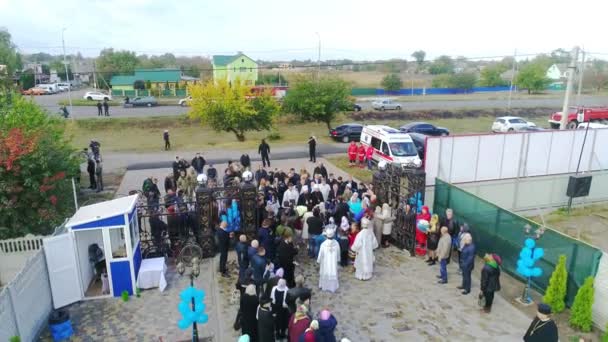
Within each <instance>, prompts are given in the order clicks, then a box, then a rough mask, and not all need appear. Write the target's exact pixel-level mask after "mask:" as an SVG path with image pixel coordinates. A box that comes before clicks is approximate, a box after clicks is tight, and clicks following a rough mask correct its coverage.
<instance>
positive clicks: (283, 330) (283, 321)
mask: <svg viewBox="0 0 608 342" xmlns="http://www.w3.org/2000/svg"><path fill="white" fill-rule="evenodd" d="M288 290H289V288H288V287H287V282H286V281H285V279H279V282H278V283H277V285H276V286H274V287H273V288H272V290H271V292H270V299H271V300H272V313H273V314H274V315H275V320H274V328H275V332H276V337H277V338H278V339H283V338H285V337H287V326H288V323H289V310H288V306H287V291H288Z"/></svg>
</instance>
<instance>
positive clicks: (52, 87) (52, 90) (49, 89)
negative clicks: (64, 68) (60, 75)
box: [36, 83, 59, 94]
mask: <svg viewBox="0 0 608 342" xmlns="http://www.w3.org/2000/svg"><path fill="white" fill-rule="evenodd" d="M36 87H37V88H42V89H46V93H47V94H56V93H58V92H59V88H58V87H57V84H56V83H49V84H38V85H37V86H36Z"/></svg>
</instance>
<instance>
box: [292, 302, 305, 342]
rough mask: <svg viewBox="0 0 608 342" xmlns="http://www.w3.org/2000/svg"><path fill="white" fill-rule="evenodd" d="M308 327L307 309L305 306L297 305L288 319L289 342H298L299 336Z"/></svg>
mask: <svg viewBox="0 0 608 342" xmlns="http://www.w3.org/2000/svg"><path fill="white" fill-rule="evenodd" d="M309 326H310V318H309V317H308V308H306V305H304V304H302V305H299V306H298V308H297V309H296V312H295V313H294V314H293V315H291V317H290V318H289V327H288V329H287V330H288V331H289V342H298V341H299V340H300V336H302V334H304V331H306V329H307V328H308V327H309Z"/></svg>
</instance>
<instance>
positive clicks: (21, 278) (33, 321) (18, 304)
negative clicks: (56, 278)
mask: <svg viewBox="0 0 608 342" xmlns="http://www.w3.org/2000/svg"><path fill="white" fill-rule="evenodd" d="M52 308H53V300H52V297H51V286H50V283H49V276H48V270H47V267H46V259H45V256H44V250H42V249H40V250H38V251H37V252H36V253H35V254H34V255H33V256H32V257H31V258H29V259H28V260H27V261H26V262H25V265H24V266H23V268H22V270H21V272H19V273H18V274H17V275H16V276H15V278H13V280H12V281H11V282H10V283H8V285H7V286H6V287H5V288H4V289H2V291H1V292H0V341H8V340H9V339H10V338H11V337H12V336H19V337H21V341H34V340H36V339H37V337H38V334H39V332H40V331H41V330H42V327H43V326H44V324H45V323H46V320H47V318H48V316H49V314H50V313H51V310H52Z"/></svg>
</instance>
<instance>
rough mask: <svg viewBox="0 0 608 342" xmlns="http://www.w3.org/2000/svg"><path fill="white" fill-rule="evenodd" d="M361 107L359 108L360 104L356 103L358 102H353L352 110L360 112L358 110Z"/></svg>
mask: <svg viewBox="0 0 608 342" xmlns="http://www.w3.org/2000/svg"><path fill="white" fill-rule="evenodd" d="M361 109H362V108H361V105H360V104H358V103H353V110H354V111H355V112H360V111H361Z"/></svg>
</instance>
